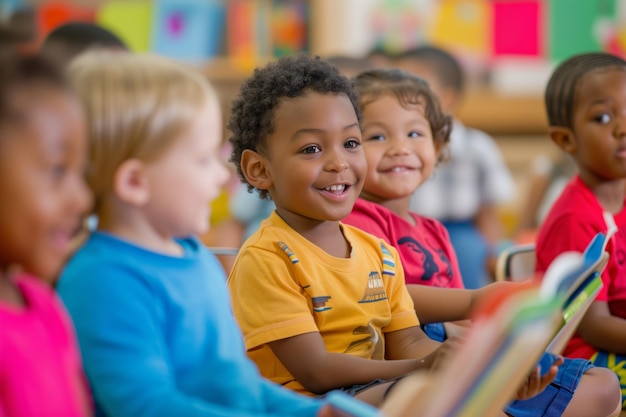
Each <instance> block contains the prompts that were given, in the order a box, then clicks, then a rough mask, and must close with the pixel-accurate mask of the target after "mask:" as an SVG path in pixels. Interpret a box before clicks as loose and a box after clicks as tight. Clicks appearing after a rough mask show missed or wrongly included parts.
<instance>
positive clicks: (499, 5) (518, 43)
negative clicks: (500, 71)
mask: <svg viewBox="0 0 626 417" xmlns="http://www.w3.org/2000/svg"><path fill="white" fill-rule="evenodd" d="M492 6H493V32H492V42H493V54H494V55H495V56H501V55H518V56H531V57H538V56H540V55H542V53H543V52H542V50H543V48H542V45H541V41H542V39H543V37H544V35H543V7H542V2H541V1H539V0H530V1H508V0H497V1H494V2H493V3H492Z"/></svg>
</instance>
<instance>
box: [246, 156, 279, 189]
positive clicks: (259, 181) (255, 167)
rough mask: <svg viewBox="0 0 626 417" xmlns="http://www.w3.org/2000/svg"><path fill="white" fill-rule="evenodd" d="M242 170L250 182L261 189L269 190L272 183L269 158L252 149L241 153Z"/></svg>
mask: <svg viewBox="0 0 626 417" xmlns="http://www.w3.org/2000/svg"><path fill="white" fill-rule="evenodd" d="M241 170H242V171H243V176H244V177H246V181H248V184H250V185H252V186H253V187H255V188H257V189H259V190H268V189H269V188H270V186H271V185H272V179H271V177H270V174H269V170H268V166H267V159H266V158H265V157H264V156H263V155H261V154H259V153H258V152H255V151H253V150H251V149H246V150H244V151H243V153H242V154H241Z"/></svg>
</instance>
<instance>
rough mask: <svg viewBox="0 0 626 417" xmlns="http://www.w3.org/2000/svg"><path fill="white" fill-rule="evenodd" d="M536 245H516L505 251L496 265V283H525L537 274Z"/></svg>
mask: <svg viewBox="0 0 626 417" xmlns="http://www.w3.org/2000/svg"><path fill="white" fill-rule="evenodd" d="M535 262H536V261H535V244H534V243H527V244H523V245H515V246H512V247H510V248H508V249H506V250H504V251H503V252H502V253H501V254H500V256H498V260H497V263H496V281H524V280H526V279H528V278H531V277H532V276H533V275H534V273H535Z"/></svg>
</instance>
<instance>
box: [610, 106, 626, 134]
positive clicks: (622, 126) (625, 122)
mask: <svg viewBox="0 0 626 417" xmlns="http://www.w3.org/2000/svg"><path fill="white" fill-rule="evenodd" d="M613 134H614V135H615V136H616V137H619V138H621V137H623V136H626V112H622V113H621V114H620V116H619V119H618V121H617V123H616V124H615V130H614V132H613Z"/></svg>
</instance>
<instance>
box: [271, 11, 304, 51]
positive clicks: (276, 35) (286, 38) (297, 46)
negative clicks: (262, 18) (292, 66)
mask: <svg viewBox="0 0 626 417" xmlns="http://www.w3.org/2000/svg"><path fill="white" fill-rule="evenodd" d="M308 20H309V10H308V1H305V0H273V1H272V10H271V22H270V24H271V42H272V51H273V55H274V56H275V57H281V56H286V55H294V54H296V53H298V52H304V51H307V50H308V47H309V45H308V36H307V32H308V28H307V21H308Z"/></svg>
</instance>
